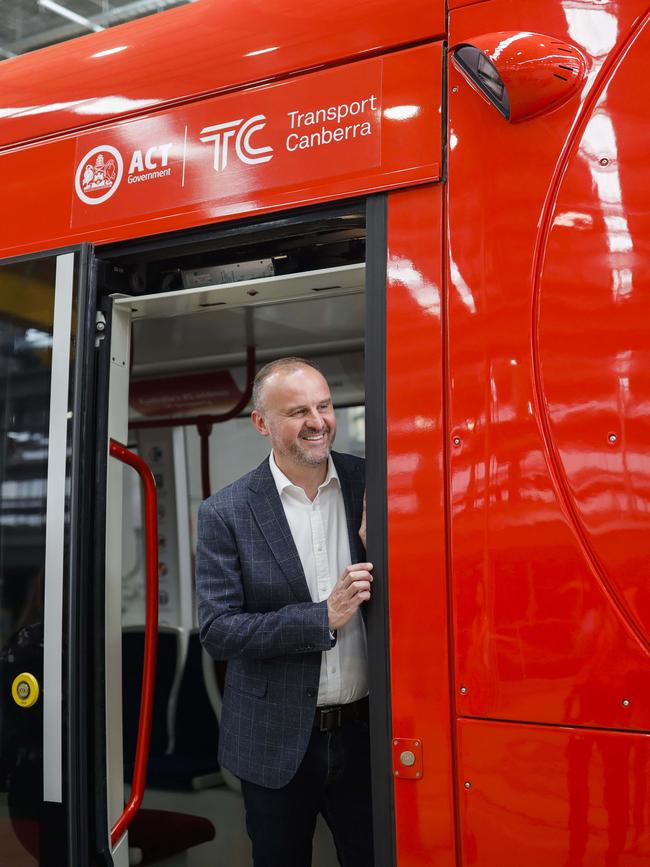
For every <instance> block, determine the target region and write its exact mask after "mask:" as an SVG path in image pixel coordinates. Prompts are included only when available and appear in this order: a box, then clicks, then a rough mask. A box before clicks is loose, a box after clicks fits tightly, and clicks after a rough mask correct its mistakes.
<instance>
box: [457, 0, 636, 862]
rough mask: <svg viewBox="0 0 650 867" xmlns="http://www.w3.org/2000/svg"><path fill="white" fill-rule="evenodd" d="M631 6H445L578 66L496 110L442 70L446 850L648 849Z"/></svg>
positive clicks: (574, 857) (630, 857) (621, 855)
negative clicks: (448, 621)
mask: <svg viewBox="0 0 650 867" xmlns="http://www.w3.org/2000/svg"><path fill="white" fill-rule="evenodd" d="M644 12H645V6H644V4H643V3H640V2H625V3H622V2H606V3H584V4H575V3H569V2H566V3H561V2H558V3H548V4H539V3H516V4H515V3H513V2H504V0H495V2H491V3H481V4H477V5H474V6H468V7H464V8H462V9H458V10H457V11H455V12H452V14H451V16H450V21H451V25H450V43H451V44H452V45H453V44H457V43H458V42H462V41H463V40H464V39H466V38H469V37H471V36H472V35H473V34H476V33H481V32H484V33H488V32H490V31H495V30H501V29H503V30H505V29H506V28H507V29H512V28H513V24H514V23H515V22H516V24H517V26H519V27H520V28H521V29H522V30H530V31H537V32H539V31H542V32H544V33H551V34H553V35H554V36H555V37H557V38H558V39H566V40H570V41H572V42H573V43H574V44H575V45H577V46H578V48H580V50H581V51H582V52H584V54H585V56H586V57H587V62H588V69H589V71H588V75H587V78H586V80H585V83H584V86H583V88H582V89H581V90H580V91H579V92H578V93H577V94H576V95H575V96H573V97H571V98H570V99H569V100H568V101H567V102H566V103H564V104H563V105H562V106H560V107H559V108H556V109H555V110H553V111H551V112H549V113H548V114H545V115H542V116H539V117H537V118H534V119H531V120H527V121H525V122H522V123H521V124H517V125H510V124H507V123H506V122H505V121H504V120H503V119H502V118H501V117H500V116H499V114H498V113H497V111H496V110H495V109H494V108H493V107H492V106H490V105H488V104H487V102H486V101H484V100H483V99H480V98H479V97H478V95H477V94H476V93H475V92H473V90H472V89H471V88H470V87H469V85H468V84H467V82H466V81H465V79H464V78H463V77H462V76H461V75H460V74H459V73H458V72H457V71H456V70H455V69H454V68H453V66H452V68H451V70H450V76H449V86H450V94H449V123H450V128H449V148H450V149H449V188H448V196H449V250H450V268H449V359H450V376H451V379H450V382H449V398H450V404H449V405H450V422H451V424H450V430H449V437H450V443H451V460H450V473H451V491H452V502H451V540H452V581H453V587H454V593H453V615H454V631H455V669H456V707H457V711H458V713H459V714H460V716H461V718H462V717H476V718H480V717H482V718H487V719H490V720H492V721H493V722H490V723H487V722H478V721H476V722H470V721H468V720H467V719H461V722H460V727H459V731H460V736H461V748H460V756H459V760H460V762H461V767H462V768H463V771H462V773H461V774H460V775H459V778H458V780H457V790H458V792H459V795H460V802H461V805H463V810H462V837H463V858H464V863H466V864H468V865H469V864H480V865H481V867H491V865H494V867H501V865H504V864H508V865H509V864H513V865H514V864H517V865H518V864H520V863H526V864H534V865H540V867H542V865H544V867H556V865H557V867H582V865H584V867H600V865H602V864H606V865H612V867H613V865H619V867H628V865H635V867H636V865H640V864H646V863H649V862H650V833H648V828H647V821H648V793H647V789H646V788H645V782H643V783H642V782H641V781H642V780H644V779H645V778H646V777H647V770H648V768H647V753H646V752H645V751H646V750H647V737H646V736H644V735H642V734H638V732H648V731H650V691H649V690H648V682H649V676H650V633H649V627H650V593H649V591H648V580H647V564H648V562H649V559H650V508H649V501H648V497H649V492H650V461H648V459H647V454H648V422H647V414H648V401H649V398H650V364H649V362H650V358H649V352H650V349H649V347H650V341H649V340H648V326H647V323H648V318H649V314H650V300H649V299H650V281H649V278H648V270H647V265H646V266H642V261H645V262H647V257H648V251H649V245H648V237H649V234H650V232H649V230H650V214H649V208H648V200H647V191H648V189H650V171H649V169H648V162H647V158H646V150H647V147H646V143H645V141H644V138H645V137H644V134H643V132H642V130H643V129H647V123H648V121H647V100H646V98H645V88H644V71H643V66H644V60H643V58H645V57H647V52H648V37H647V35H646V34H645V33H644V31H643V27H642V21H643V13H644ZM454 88H457V90H456V91H455V90H454ZM498 720H501V721H503V722H498ZM509 720H510V721H513V722H517V721H520V722H525V723H547V724H552V725H551V727H549V728H547V729H544V728H541V727H539V726H531V725H511V724H509V723H507V722H506V721H509ZM557 726H580V727H583V728H576V729H572V730H570V729H565V728H562V729H558V728H556V727H557ZM607 728H609V729H617V730H619V731H618V733H608V732H605V731H602V729H607ZM599 729H600V731H599ZM626 731H627V732H629V734H626V733H625V732H626ZM477 768H478V769H479V770H480V771H481V773H483V772H485V774H487V777H486V780H485V781H484V782H485V785H484V784H483V783H481V786H482V789H481V791H480V792H478V793H477V792H476V785H475V783H474V780H472V781H471V782H472V788H471V789H470V790H467V789H465V788H464V786H463V783H464V781H465V780H464V779H463V774H464V775H465V776H471V775H472V774H474V775H478V776H480V774H479V771H477V770H476V769H477ZM476 794H478V797H475V795H476ZM504 852H506V853H508V854H507V855H504Z"/></svg>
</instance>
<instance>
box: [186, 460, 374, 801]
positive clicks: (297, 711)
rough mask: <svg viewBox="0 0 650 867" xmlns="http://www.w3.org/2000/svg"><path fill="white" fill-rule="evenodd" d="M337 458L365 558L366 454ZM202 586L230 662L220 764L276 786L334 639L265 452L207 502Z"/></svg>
mask: <svg viewBox="0 0 650 867" xmlns="http://www.w3.org/2000/svg"><path fill="white" fill-rule="evenodd" d="M332 458H333V460H334V465H335V467H336V471H337V473H338V475H339V480H340V483H341V491H342V494H343V501H344V503H345V513H346V516H347V525H348V536H349V539H350V553H351V558H352V560H351V562H352V563H360V562H363V561H365V559H366V554H365V551H364V549H363V545H362V544H361V540H360V539H359V535H358V530H359V526H360V524H361V514H362V503H363V492H364V488H365V462H364V461H363V460H362V459H361V458H357V457H354V456H353V455H345V454H338V453H335V452H332ZM333 577H336V578H338V577H339V576H338V575H337V576H333ZM196 590H197V601H198V610H199V629H200V635H201V642H202V643H203V646H204V647H205V649H206V650H207V651H208V653H209V654H210V655H211V656H212V657H214V659H220V660H229V662H228V667H227V672H226V686H225V691H224V696H223V708H222V713H221V725H220V729H219V762H220V764H221V765H223V767H225V768H228V770H230V771H232V772H233V773H234V774H236V775H237V776H238V777H240V778H241V779H244V780H249V781H250V782H252V783H257V784H258V785H262V786H266V787H267V788H271V789H277V788H280V787H281V786H284V785H286V784H287V783H288V782H289V780H291V778H292V777H293V776H294V774H295V773H296V771H297V770H298V765H299V764H300V762H301V761H302V758H303V756H304V754H305V751H306V749H307V744H308V743H309V738H310V735H311V730H312V726H313V723H314V714H315V710H316V699H317V696H318V684H319V679H320V665H321V653H322V652H323V651H324V650H329V649H330V648H331V647H332V644H333V641H332V639H331V636H330V631H329V625H328V617H327V602H326V601H323V602H312V599H311V596H310V594H309V590H308V587H307V582H306V580H305V574H304V571H303V568H302V565H301V563H300V558H299V556H298V551H297V549H296V546H295V543H294V541H293V538H292V536H291V532H290V530H289V524H288V523H287V519H286V517H285V514H284V510H283V508H282V503H281V502H280V496H279V494H278V491H277V488H276V486H275V481H274V479H273V476H272V474H271V468H270V466H269V461H268V458H267V459H266V460H265V461H263V463H261V464H260V465H259V467H257V469H255V470H253V471H252V472H250V473H247V474H246V475H245V476H242V478H241V479H238V480H237V481H236V482H233V483H232V484H231V485H228V486H227V487H226V488H224V489H223V490H221V491H219V492H218V493H216V494H213V495H212V496H211V497H209V498H208V499H207V500H205V501H204V502H203V503H202V504H201V507H200V509H199V523H198V542H197V553H196Z"/></svg>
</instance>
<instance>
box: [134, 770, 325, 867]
mask: <svg viewBox="0 0 650 867" xmlns="http://www.w3.org/2000/svg"><path fill="white" fill-rule="evenodd" d="M143 807H144V808H145V809H150V810H172V811H178V812H182V813H189V814H192V815H194V816H202V817H204V818H206V819H209V820H210V821H211V822H212V823H213V824H214V826H215V838H214V840H211V841H210V842H209V843H202V844H201V845H200V846H195V847H193V848H192V849H188V850H187V852H184V853H182V854H180V855H175V856H173V857H171V858H165V859H164V860H162V861H157V862H156V864H158V865H160V867H220V865H223V867H250V864H251V847H250V842H249V839H248V836H247V835H246V824H245V818H244V804H243V801H242V797H241V795H238V794H237V793H236V792H232V791H231V790H230V789H228V788H226V787H225V786H220V787H218V788H215V789H206V790H204V791H202V792H165V791H161V790H156V789H149V790H148V791H147V793H146V795H145V798H144V802H143ZM313 852H314V854H313V861H312V867H333V865H336V864H337V863H338V862H337V860H336V852H335V849H334V843H333V841H332V836H331V834H330V832H329V829H328V828H327V826H326V824H325V822H324V821H323V819H322V818H321V817H320V816H319V818H318V822H317V824H316V833H315V835H314V849H313Z"/></svg>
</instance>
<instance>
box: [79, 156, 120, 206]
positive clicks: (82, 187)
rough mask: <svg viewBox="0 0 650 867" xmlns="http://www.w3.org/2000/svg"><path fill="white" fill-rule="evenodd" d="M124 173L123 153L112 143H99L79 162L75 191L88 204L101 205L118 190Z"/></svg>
mask: <svg viewBox="0 0 650 867" xmlns="http://www.w3.org/2000/svg"><path fill="white" fill-rule="evenodd" d="M123 174H124V162H123V160H122V154H121V153H120V152H119V151H118V150H117V148H114V147H112V146H111V145H99V147H96V148H93V149H92V150H91V151H88V153H87V154H86V155H85V156H84V157H83V158H82V159H81V161H80V162H79V165H78V166H77V171H76V173H75V178H74V188H75V192H76V193H77V195H78V196H79V198H80V199H81V201H82V202H85V203H86V204H87V205H100V204H101V203H102V202H105V201H106V200H107V199H110V197H111V196H112V195H113V193H115V192H116V191H117V188H118V187H119V185H120V181H121V180H122V175H123Z"/></svg>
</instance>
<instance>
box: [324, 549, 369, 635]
mask: <svg viewBox="0 0 650 867" xmlns="http://www.w3.org/2000/svg"><path fill="white" fill-rule="evenodd" d="M371 569H372V563H353V564H352V565H351V566H347V567H346V569H345V571H344V572H343V574H342V575H341V577H340V578H339V580H338V581H337V582H336V586H335V587H334V589H333V590H332V592H331V594H330V596H329V598H328V600H327V614H328V617H329V627H330V629H331V630H332V632H334V631H335V630H336V629H340V628H341V627H342V626H345V624H346V623H347V622H348V621H349V620H352V618H353V617H354V615H355V614H356V613H357V609H358V608H359V606H360V605H361V603H362V602H367V601H368V599H370V585H371V583H372V575H371V574H370V571H371Z"/></svg>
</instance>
